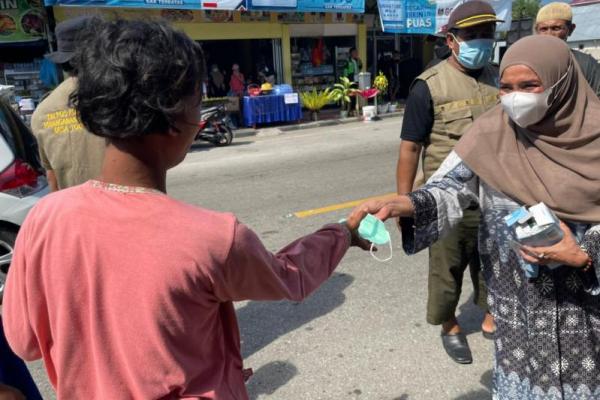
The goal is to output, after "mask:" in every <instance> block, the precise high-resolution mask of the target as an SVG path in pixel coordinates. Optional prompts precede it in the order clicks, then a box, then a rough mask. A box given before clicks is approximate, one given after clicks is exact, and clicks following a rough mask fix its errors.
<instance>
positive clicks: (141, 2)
mask: <svg viewBox="0 0 600 400" xmlns="http://www.w3.org/2000/svg"><path fill="white" fill-rule="evenodd" d="M1 1H3V0H0V2H1ZM4 1H5V0H4ZM45 3H46V6H85V7H125V8H156V9H165V8H166V9H179V10H247V9H248V7H247V6H246V0H45Z"/></svg>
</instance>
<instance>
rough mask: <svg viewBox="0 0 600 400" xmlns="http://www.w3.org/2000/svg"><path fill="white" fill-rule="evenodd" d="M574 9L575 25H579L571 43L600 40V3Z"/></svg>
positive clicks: (570, 40)
mask: <svg viewBox="0 0 600 400" xmlns="http://www.w3.org/2000/svg"><path fill="white" fill-rule="evenodd" d="M572 9H573V23H574V24H575V25H577V27H576V28H575V32H573V34H572V35H571V36H570V37H569V39H568V41H569V42H584V41H587V40H600V3H595V4H585V5H583V4H582V5H580V6H576V7H572Z"/></svg>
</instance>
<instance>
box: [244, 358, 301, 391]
mask: <svg viewBox="0 0 600 400" xmlns="http://www.w3.org/2000/svg"><path fill="white" fill-rule="evenodd" d="M297 374H298V369H297V368H296V366H294V364H292V363H289V362H287V361H273V362H270V363H268V364H266V365H263V366H262V367H260V368H259V369H258V370H256V371H254V375H252V378H250V381H249V382H248V385H247V389H248V394H249V396H250V400H257V399H258V396H260V395H262V394H265V395H267V396H270V395H272V394H273V393H275V391H277V389H279V388H280V387H282V386H284V385H285V384H287V383H288V382H289V381H291V380H292V379H293V378H294V376H296V375H297Z"/></svg>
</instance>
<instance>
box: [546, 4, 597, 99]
mask: <svg viewBox="0 0 600 400" xmlns="http://www.w3.org/2000/svg"><path fill="white" fill-rule="evenodd" d="M575 28H576V25H575V24H574V23H573V11H572V10H571V6H570V5H568V4H567V3H559V2H554V3H549V4H546V5H545V6H544V7H542V8H540V11H538V14H537V17H536V19H535V32H536V33H537V34H538V35H551V36H554V37H557V38H559V39H561V40H564V41H565V42H566V41H567V39H568V38H569V36H571V35H572V34H573V32H574V31H575ZM571 52H573V56H574V57H575V60H576V61H577V64H578V65H579V68H580V69H581V72H582V73H583V76H584V77H585V80H586V81H587V82H588V84H589V85H590V86H591V87H592V90H594V93H596V96H600V64H599V63H598V60H596V59H595V58H594V57H592V56H591V55H589V54H587V53H584V52H582V51H579V50H575V49H571Z"/></svg>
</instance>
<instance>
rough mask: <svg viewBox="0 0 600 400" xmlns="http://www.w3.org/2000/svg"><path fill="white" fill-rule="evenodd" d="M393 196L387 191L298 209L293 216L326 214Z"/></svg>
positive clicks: (304, 216) (302, 216)
mask: <svg viewBox="0 0 600 400" xmlns="http://www.w3.org/2000/svg"><path fill="white" fill-rule="evenodd" d="M393 196H396V193H389V194H384V195H381V196H374V197H367V198H366V199H360V200H354V201H348V202H346V203H340V204H332V205H329V206H325V207H321V208H313V209H312V210H306V211H298V212H295V213H294V216H296V217H297V218H307V217H312V216H314V215H319V214H326V213H329V212H333V211H338V210H343V209H346V208H353V207H356V206H358V205H360V204H362V203H364V202H365V201H369V200H384V199H386V198H389V197H393Z"/></svg>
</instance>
